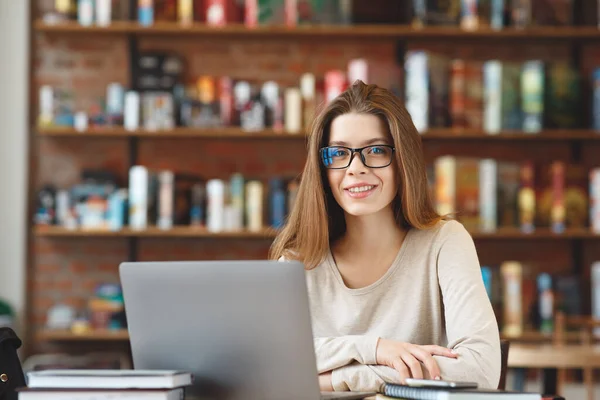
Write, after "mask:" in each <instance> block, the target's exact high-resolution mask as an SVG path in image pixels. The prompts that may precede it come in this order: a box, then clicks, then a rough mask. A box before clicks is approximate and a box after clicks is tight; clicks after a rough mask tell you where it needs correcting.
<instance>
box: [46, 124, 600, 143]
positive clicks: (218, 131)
mask: <svg viewBox="0 0 600 400" xmlns="http://www.w3.org/2000/svg"><path fill="white" fill-rule="evenodd" d="M36 130H37V132H38V135H40V136H56V137H78V138H90V137H106V138H114V137H142V138H158V139H171V138H207V139H218V138H227V139H277V140H279V139H281V140H300V139H301V140H305V139H306V138H307V135H306V134H305V133H288V132H277V131H274V130H270V129H267V130H261V131H245V130H243V129H241V128H237V127H223V128H184V127H177V128H174V129H171V130H165V131H147V130H144V129H140V130H135V131H128V130H126V129H125V128H122V127H104V128H92V129H89V130H87V131H85V132H79V131H76V130H75V129H73V128H69V127H55V128H36ZM421 138H422V140H423V141H425V142H428V141H438V140H444V141H445V140H448V141H486V142H497V141H500V142H504V141H507V142H511V141H517V142H528V141H546V140H548V141H600V131H593V130H584V129H574V130H568V129H556V130H546V131H543V132H540V133H537V134H530V133H524V132H515V131H512V132H511V131H505V132H500V133H499V134H497V135H488V134H486V133H485V132H482V131H480V130H473V129H464V130H462V129H461V130H457V129H442V128H440V129H432V130H429V131H427V132H425V133H423V134H422V135H421Z"/></svg>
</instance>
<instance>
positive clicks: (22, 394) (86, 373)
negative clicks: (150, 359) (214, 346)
mask: <svg viewBox="0 0 600 400" xmlns="http://www.w3.org/2000/svg"><path fill="white" fill-rule="evenodd" d="M191 384H192V374H191V373H188V372H182V371H167V370H46V371H35V372H29V373H27V387H25V388H21V389H19V390H18V392H19V400H42V399H43V400H92V399H93V400H104V399H106V400H108V399H110V400H119V399H134V398H135V399H136V400H183V399H184V395H185V387H186V386H189V385H191Z"/></svg>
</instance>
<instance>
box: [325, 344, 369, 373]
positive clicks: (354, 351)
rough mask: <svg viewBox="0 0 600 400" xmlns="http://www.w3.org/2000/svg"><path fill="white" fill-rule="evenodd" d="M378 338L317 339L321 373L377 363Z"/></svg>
mask: <svg viewBox="0 0 600 400" xmlns="http://www.w3.org/2000/svg"><path fill="white" fill-rule="evenodd" d="M378 341H379V337H377V336H359V335H355V336H339V337H317V338H315V339H314V343H315V353H316V355H317V369H318V372H319V373H323V372H327V371H331V370H334V369H336V368H339V367H343V366H345V365H348V364H351V363H353V362H355V361H356V362H359V363H360V364H376V363H377V357H376V354H377V342H378Z"/></svg>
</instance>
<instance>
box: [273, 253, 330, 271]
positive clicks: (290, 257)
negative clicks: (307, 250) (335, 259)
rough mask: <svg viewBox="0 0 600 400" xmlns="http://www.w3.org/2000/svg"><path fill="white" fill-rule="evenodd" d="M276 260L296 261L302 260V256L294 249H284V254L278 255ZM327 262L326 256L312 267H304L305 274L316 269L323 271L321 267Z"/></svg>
mask: <svg viewBox="0 0 600 400" xmlns="http://www.w3.org/2000/svg"><path fill="white" fill-rule="evenodd" d="M277 261H280V262H286V261H288V262H289V261H298V262H302V257H301V256H300V254H299V253H297V252H295V251H286V252H284V254H283V255H282V256H281V257H279V258H278V259H277ZM326 262H327V257H325V258H324V259H323V260H322V261H321V262H320V263H319V264H317V266H315V267H314V268H310V269H306V273H307V274H309V275H310V274H315V273H316V272H317V271H323V270H324V269H323V268H321V267H322V266H323V265H324V264H325V263H326Z"/></svg>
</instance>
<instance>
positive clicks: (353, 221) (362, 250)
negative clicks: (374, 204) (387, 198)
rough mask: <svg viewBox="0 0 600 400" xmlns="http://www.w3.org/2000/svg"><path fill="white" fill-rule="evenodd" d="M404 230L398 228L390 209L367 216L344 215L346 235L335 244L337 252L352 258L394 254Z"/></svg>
mask: <svg viewBox="0 0 600 400" xmlns="http://www.w3.org/2000/svg"><path fill="white" fill-rule="evenodd" d="M405 235H406V230H405V229H403V228H401V227H399V226H398V224H397V222H396V219H395V218H394V212H393V210H392V208H391V207H389V208H387V209H385V210H381V211H380V212H378V213H376V214H373V215H368V216H358V217H357V216H352V215H346V233H345V234H344V236H343V237H342V238H341V239H340V240H339V242H338V243H337V245H338V246H336V247H337V248H338V250H339V251H341V252H343V253H344V254H345V255H351V256H353V257H358V258H362V257H373V255H375V254H377V255H384V254H388V253H390V254H394V255H395V254H396V253H397V252H398V251H399V250H400V247H401V245H402V242H403V241H404V237H405Z"/></svg>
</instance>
